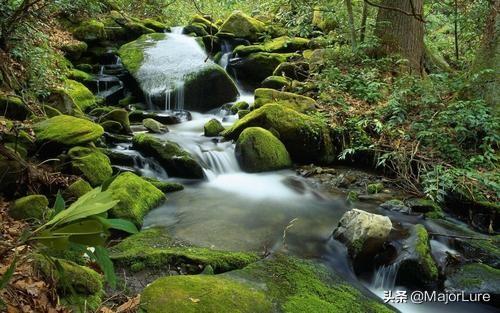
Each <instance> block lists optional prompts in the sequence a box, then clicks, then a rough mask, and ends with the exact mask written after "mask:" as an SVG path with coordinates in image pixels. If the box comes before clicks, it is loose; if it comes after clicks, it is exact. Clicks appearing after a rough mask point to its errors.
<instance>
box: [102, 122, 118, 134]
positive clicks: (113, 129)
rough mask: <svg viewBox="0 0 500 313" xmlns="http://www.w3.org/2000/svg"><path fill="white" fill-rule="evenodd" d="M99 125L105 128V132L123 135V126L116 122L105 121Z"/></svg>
mask: <svg viewBox="0 0 500 313" xmlns="http://www.w3.org/2000/svg"><path fill="white" fill-rule="evenodd" d="M99 125H101V126H102V128H104V130H105V131H107V132H110V133H114V134H119V133H123V126H122V124H120V123H118V122H116V121H104V122H101V123H100V124H99Z"/></svg>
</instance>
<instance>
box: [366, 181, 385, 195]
mask: <svg viewBox="0 0 500 313" xmlns="http://www.w3.org/2000/svg"><path fill="white" fill-rule="evenodd" d="M382 190H384V184H383V183H373V184H368V186H366V192H368V193H369V194H375V193H379V192H381V191H382Z"/></svg>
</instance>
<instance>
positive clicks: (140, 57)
mask: <svg viewBox="0 0 500 313" xmlns="http://www.w3.org/2000/svg"><path fill="white" fill-rule="evenodd" d="M165 37H166V35H165V34H148V35H144V36H141V37H139V38H138V39H137V40H135V41H132V42H129V43H127V44H125V45H123V46H121V47H120V49H119V50H118V54H119V55H120V58H121V60H122V62H123V65H124V66H125V68H126V69H127V70H128V71H129V72H130V73H131V74H132V75H136V74H137V72H138V71H139V68H140V67H141V65H142V62H143V61H144V50H145V49H146V48H148V47H152V46H154V44H155V42H156V41H158V40H163V39H165Z"/></svg>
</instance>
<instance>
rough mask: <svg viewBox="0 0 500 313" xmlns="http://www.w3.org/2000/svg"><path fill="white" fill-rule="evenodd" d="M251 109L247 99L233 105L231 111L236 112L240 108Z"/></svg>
mask: <svg viewBox="0 0 500 313" xmlns="http://www.w3.org/2000/svg"><path fill="white" fill-rule="evenodd" d="M248 109H250V104H248V102H246V101H238V102H236V103H235V104H233V106H231V113H233V114H236V113H238V111H240V110H248Z"/></svg>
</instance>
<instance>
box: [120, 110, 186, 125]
mask: <svg viewBox="0 0 500 313" xmlns="http://www.w3.org/2000/svg"><path fill="white" fill-rule="evenodd" d="M147 118H151V119H153V120H155V121H157V122H159V123H162V124H164V125H173V124H179V123H181V122H182V121H190V120H191V113H189V112H188V111H181V112H175V113H171V114H168V113H154V112H145V111H140V110H135V111H132V112H130V113H129V120H130V121H131V122H134V123H137V122H141V123H142V121H143V120H144V119H147Z"/></svg>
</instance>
